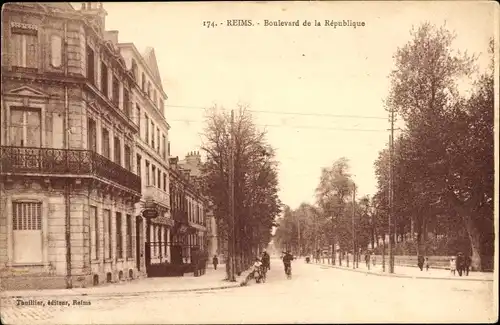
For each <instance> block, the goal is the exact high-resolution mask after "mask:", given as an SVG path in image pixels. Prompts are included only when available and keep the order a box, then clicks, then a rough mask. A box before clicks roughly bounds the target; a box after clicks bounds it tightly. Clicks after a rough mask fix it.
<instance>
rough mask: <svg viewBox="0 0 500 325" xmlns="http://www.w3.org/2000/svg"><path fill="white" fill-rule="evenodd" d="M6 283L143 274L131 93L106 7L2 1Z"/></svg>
mask: <svg viewBox="0 0 500 325" xmlns="http://www.w3.org/2000/svg"><path fill="white" fill-rule="evenodd" d="M2 14H3V15H2V29H3V30H2V32H3V37H2V56H3V60H2V93H1V97H2V103H1V111H0V116H1V143H0V144H1V147H0V149H1V152H0V194H1V195H0V269H1V271H0V272H1V273H0V275H1V277H2V281H1V286H2V288H1V289H2V290H11V289H33V288H36V289H43V288H72V287H88V286H92V285H99V284H100V283H103V282H115V281H120V280H128V279H133V278H136V277H138V276H140V275H141V271H140V263H141V256H140V255H138V254H137V251H136V250H135V249H133V248H134V247H136V245H137V234H136V233H140V231H137V224H138V222H137V221H136V220H135V218H134V215H135V204H136V203H137V202H139V200H140V196H141V179H140V177H139V176H138V175H136V173H135V171H136V166H135V160H134V159H132V157H135V139H136V137H137V134H138V131H139V126H138V124H137V123H136V122H135V121H134V120H133V118H132V107H131V93H132V92H133V89H134V87H137V81H136V79H135V77H134V74H133V73H132V72H131V71H129V70H128V69H127V67H126V64H125V61H124V59H123V57H122V56H121V55H120V51H119V49H118V48H117V47H116V46H115V45H114V44H113V42H112V41H110V39H112V38H113V34H112V33H111V34H109V33H107V32H106V31H105V16H106V12H105V11H104V9H103V7H102V4H101V3H98V2H92V3H91V2H86V3H82V7H81V9H79V10H75V9H74V8H73V7H72V6H71V5H70V4H69V3H21V2H17V3H16V2H12V3H8V4H5V5H4V6H3V12H2Z"/></svg>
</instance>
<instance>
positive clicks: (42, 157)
mask: <svg viewBox="0 0 500 325" xmlns="http://www.w3.org/2000/svg"><path fill="white" fill-rule="evenodd" d="M0 166H1V168H2V169H1V171H2V173H38V174H73V175H92V176H98V177H102V178H104V179H107V180H110V181H112V182H115V183H117V184H119V185H122V186H124V187H126V188H128V189H131V190H133V191H136V192H138V193H140V192H141V179H140V177H139V176H137V175H135V174H134V173H132V172H131V171H129V170H127V169H125V168H123V167H122V166H120V165H118V164H116V163H114V162H112V161H111V160H109V159H107V158H106V157H104V156H101V155H100V154H98V153H96V152H94V151H90V150H78V149H69V150H67V149H52V148H32V147H12V146H2V147H0Z"/></svg>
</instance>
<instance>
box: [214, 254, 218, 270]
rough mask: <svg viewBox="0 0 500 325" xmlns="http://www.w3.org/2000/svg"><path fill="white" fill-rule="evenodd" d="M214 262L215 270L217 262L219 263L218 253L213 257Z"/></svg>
mask: <svg viewBox="0 0 500 325" xmlns="http://www.w3.org/2000/svg"><path fill="white" fill-rule="evenodd" d="M212 263H213V265H214V270H217V264H219V259H218V258H217V255H214V258H212Z"/></svg>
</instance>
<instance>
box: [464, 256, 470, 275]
mask: <svg viewBox="0 0 500 325" xmlns="http://www.w3.org/2000/svg"><path fill="white" fill-rule="evenodd" d="M471 262H472V261H471V258H470V256H469V254H467V255H466V256H465V259H464V272H465V275H466V276H469V270H470V265H471Z"/></svg>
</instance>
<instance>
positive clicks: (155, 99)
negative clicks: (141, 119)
mask: <svg viewBox="0 0 500 325" xmlns="http://www.w3.org/2000/svg"><path fill="white" fill-rule="evenodd" d="M157 99H158V97H157V95H156V89H155V90H154V91H153V102H154V103H155V106H156V105H158V101H157Z"/></svg>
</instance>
